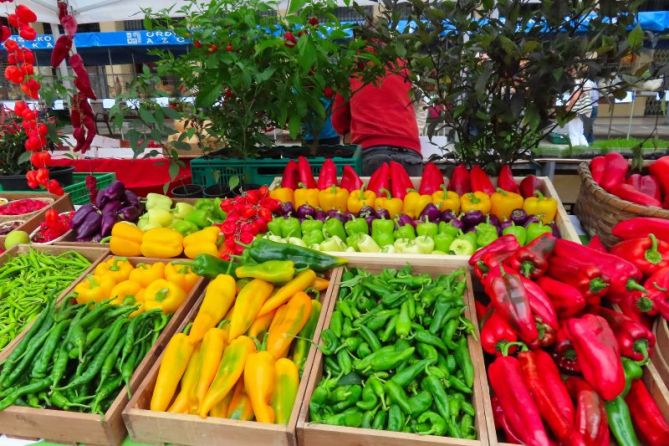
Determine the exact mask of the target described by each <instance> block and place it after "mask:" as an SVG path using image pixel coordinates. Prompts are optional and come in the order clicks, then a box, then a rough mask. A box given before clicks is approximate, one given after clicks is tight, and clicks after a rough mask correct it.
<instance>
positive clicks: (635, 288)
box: [627, 279, 648, 293]
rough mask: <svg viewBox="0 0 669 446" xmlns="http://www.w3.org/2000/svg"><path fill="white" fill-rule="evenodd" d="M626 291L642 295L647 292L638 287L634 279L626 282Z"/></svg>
mask: <svg viewBox="0 0 669 446" xmlns="http://www.w3.org/2000/svg"><path fill="white" fill-rule="evenodd" d="M627 291H641V292H644V293H646V292H648V290H647V289H645V288H644V287H643V286H641V285H639V284H638V283H637V282H636V280H634V279H630V280H628V281H627Z"/></svg>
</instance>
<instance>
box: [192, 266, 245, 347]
mask: <svg viewBox="0 0 669 446" xmlns="http://www.w3.org/2000/svg"><path fill="white" fill-rule="evenodd" d="M235 294H236V287H235V279H233V278H232V276H228V275H227V274H219V275H218V276H216V278H215V279H214V280H212V281H211V282H210V283H209V285H208V286H207V291H205V293H204V299H203V300H202V305H200V309H199V310H198V311H197V315H196V316H195V319H194V320H193V326H192V327H191V329H190V335H189V336H190V338H191V340H192V341H193V342H199V341H200V340H201V339H202V338H203V337H204V335H205V333H207V331H208V330H209V329H211V328H213V327H215V326H216V325H218V323H219V322H221V320H223V317H224V316H225V314H226V313H227V312H228V310H229V309H230V308H231V307H232V304H233V302H234V301H235Z"/></svg>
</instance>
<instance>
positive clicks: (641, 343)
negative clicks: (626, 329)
mask: <svg viewBox="0 0 669 446" xmlns="http://www.w3.org/2000/svg"><path fill="white" fill-rule="evenodd" d="M634 351H635V352H637V353H640V354H641V355H642V356H643V359H642V360H641V361H637V362H638V363H639V364H641V365H646V363H647V362H648V340H646V339H639V340H638V341H636V342H635V343H634Z"/></svg>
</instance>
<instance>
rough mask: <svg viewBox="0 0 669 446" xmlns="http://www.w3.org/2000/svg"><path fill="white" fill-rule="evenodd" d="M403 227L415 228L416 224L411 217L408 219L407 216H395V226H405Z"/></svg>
mask: <svg viewBox="0 0 669 446" xmlns="http://www.w3.org/2000/svg"><path fill="white" fill-rule="evenodd" d="M405 225H411V226H414V227H415V226H416V222H415V221H413V219H412V218H411V217H409V216H408V215H407V214H400V215H398V216H397V226H405Z"/></svg>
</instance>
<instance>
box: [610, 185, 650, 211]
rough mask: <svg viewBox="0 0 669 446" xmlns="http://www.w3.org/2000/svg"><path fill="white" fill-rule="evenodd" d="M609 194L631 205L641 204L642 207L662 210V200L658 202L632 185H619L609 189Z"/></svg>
mask: <svg viewBox="0 0 669 446" xmlns="http://www.w3.org/2000/svg"><path fill="white" fill-rule="evenodd" d="M609 192H611V193H612V194H613V195H616V196H618V197H619V198H622V199H623V200H626V201H629V202H631V203H635V204H639V205H641V206H656V207H659V208H661V207H662V203H660V200H656V199H655V198H653V197H651V196H650V195H646V194H644V193H643V192H639V191H638V190H637V189H636V188H635V187H634V186H632V185H631V184H625V183H618V184H615V185H613V186H611V187H610V188H609Z"/></svg>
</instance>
